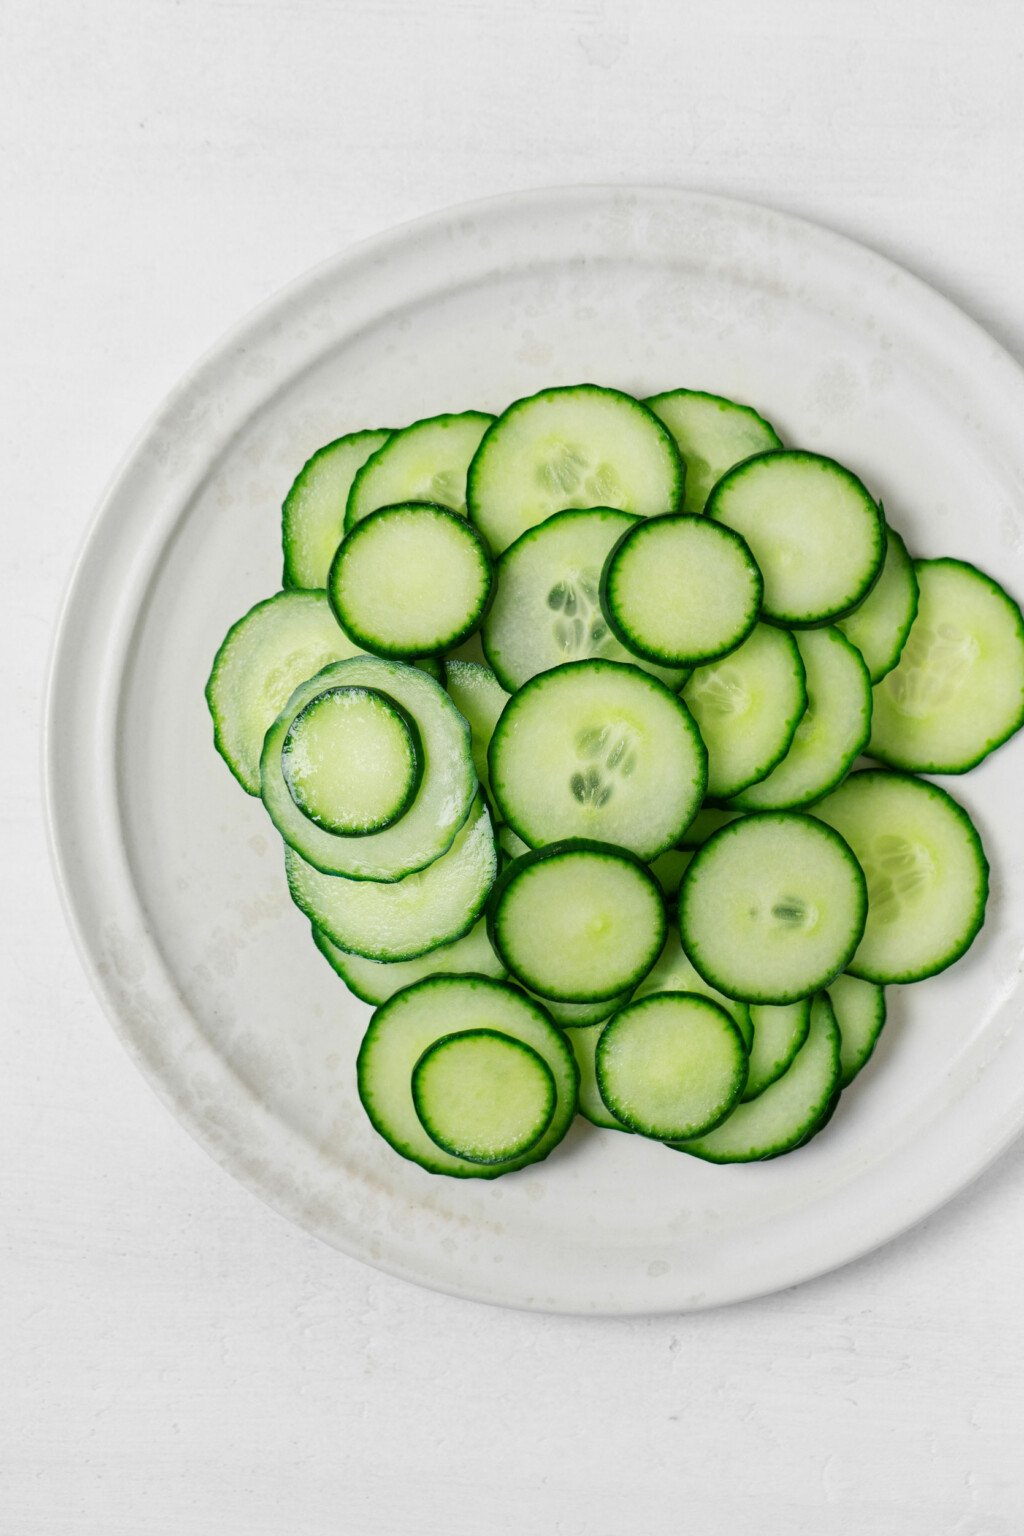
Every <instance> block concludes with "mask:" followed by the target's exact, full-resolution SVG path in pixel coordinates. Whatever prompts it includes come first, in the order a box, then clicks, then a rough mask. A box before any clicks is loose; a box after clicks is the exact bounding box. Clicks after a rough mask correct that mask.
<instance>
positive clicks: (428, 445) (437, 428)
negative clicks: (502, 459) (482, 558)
mask: <svg viewBox="0 0 1024 1536" xmlns="http://www.w3.org/2000/svg"><path fill="white" fill-rule="evenodd" d="M493 420H494V417H493V416H487V415H485V414H484V413H483V412H482V411H464V412H463V413H462V414H461V415H445V416H427V417H425V418H424V420H423V421H415V422H413V424H412V426H409V427H404V428H403V429H402V431H401V432H393V433H392V434H391V436H390V437H389V438H388V440H387V442H386V443H384V444H383V445H382V446H381V447H380V448H378V449H377V451H376V452H375V453H374V454H373V457H372V458H369V459H367V460H366V462H365V464H364V465H363V466H362V468H361V469H360V470H359V472H358V474H357V475H356V476H355V479H354V481H353V483H352V488H351V490H350V492H349V496H348V504H347V510H346V513H345V528H346V529H350V528H352V527H354V526H355V524H356V523H358V522H360V521H361V519H362V518H364V517H369V515H370V513H371V512H376V511H377V510H378V509H379V508H380V507H393V506H396V505H397V504H398V503H399V502H402V501H431V502H436V504H437V505H438V506H441V507H448V508H450V509H451V511H453V512H458V513H461V514H463V515H464V514H465V511H466V471H467V470H468V469H469V465H470V461H471V459H472V457H473V455H474V453H476V450H477V448H478V447H479V445H480V439H481V438H482V437H483V435H484V433H485V432H486V431H487V428H488V427H489V426H490V424H491V422H492V421H493ZM339 537H340V535H339Z"/></svg>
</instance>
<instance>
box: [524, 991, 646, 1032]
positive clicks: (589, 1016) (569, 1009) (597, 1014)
mask: <svg viewBox="0 0 1024 1536" xmlns="http://www.w3.org/2000/svg"><path fill="white" fill-rule="evenodd" d="M523 990H524V991H525V992H527V993H528V994H529V995H530V996H532V997H536V999H537V1002H538V1003H540V1004H541V1005H542V1006H543V1007H545V1008H546V1009H547V1011H548V1013H550V1015H551V1017H552V1018H553V1019H554V1021H555V1023H556V1024H557V1025H558V1026H559V1028H561V1029H569V1030H572V1031H573V1032H574V1033H575V1031H576V1030H577V1029H589V1028H590V1026H591V1025H592V1024H603V1023H604V1021H605V1019H607V1018H609V1017H610V1016H611V1014H613V1013H616V1012H617V1011H618V1009H620V1008H625V1006H626V1004H627V1003H628V1002H629V999H630V997H631V996H632V992H631V991H629V992H620V993H619V995H618V996H617V997H610V998H604V997H603V998H600V999H599V1000H598V1001H597V1002H596V1003H563V1002H561V1001H560V1000H559V999H558V998H557V997H541V996H540V994H539V993H530V992H529V988H527V987H524V988H523Z"/></svg>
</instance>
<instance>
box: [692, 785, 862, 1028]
mask: <svg viewBox="0 0 1024 1536" xmlns="http://www.w3.org/2000/svg"><path fill="white" fill-rule="evenodd" d="M865 911H866V898H865V890H864V877H863V875H862V874H861V871H860V869H859V867H858V865H857V863H856V861H855V859H854V858H853V855H852V854H851V853H850V850H849V848H847V847H846V846H845V845H844V844H843V842H842V841H841V839H839V838H836V837H832V836H830V835H829V832H828V829H827V828H825V827H824V826H822V825H821V823H820V822H818V821H816V820H814V819H812V818H811V817H809V816H801V815H797V814H792V813H787V812H778V813H775V814H772V815H761V816H745V817H743V818H741V819H740V820H739V821H735V822H733V823H732V824H731V825H730V826H728V827H726V828H724V830H723V831H721V832H719V833H717V834H716V835H715V836H714V837H713V838H711V839H710V840H709V841H708V842H706V843H705V844H704V846H703V848H701V849H699V850H698V852H697V853H696V855H695V856H694V859H693V862H692V864H691V865H690V867H689V869H688V870H687V871H686V874H685V875H684V877H683V883H682V887H681V888H680V892H679V921H680V935H681V939H682V943H683V947H684V949H685V950H686V953H687V954H688V955H689V957H690V959H691V961H692V962H693V964H694V966H695V967H696V969H697V970H699V971H700V973H701V975H703V976H706V977H707V978H708V980H709V981H711V982H712V983H713V984H714V985H716V986H718V987H720V988H722V989H723V990H726V991H727V992H728V994H729V995H730V996H735V997H742V998H745V999H746V1000H747V1001H748V1002H755V1003H789V1002H795V1001H796V1000H797V999H798V998H801V997H807V996H808V995H809V994H810V993H812V992H814V991H816V990H817V989H818V988H819V987H823V986H825V985H827V983H828V982H829V981H831V980H832V978H833V976H836V975H838V973H839V972H840V971H841V970H843V969H844V968H845V967H846V965H847V963H848V961H849V959H850V957H851V956H852V954H853V952H854V949H855V948H856V946H857V944H858V942H859V940H860V937H861V935H862V933H863V931H864V919H865Z"/></svg>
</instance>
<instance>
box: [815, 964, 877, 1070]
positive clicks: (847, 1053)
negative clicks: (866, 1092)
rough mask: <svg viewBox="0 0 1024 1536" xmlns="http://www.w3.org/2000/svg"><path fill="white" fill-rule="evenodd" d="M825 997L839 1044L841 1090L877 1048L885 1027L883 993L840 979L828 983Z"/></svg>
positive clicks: (870, 985) (854, 980)
mask: <svg viewBox="0 0 1024 1536" xmlns="http://www.w3.org/2000/svg"><path fill="white" fill-rule="evenodd" d="M828 997H829V1002H830V1003H831V1004H832V1007H833V1009H834V1010H835V1015H836V1023H837V1024H838V1025H839V1035H840V1039H841V1040H842V1049H841V1051H840V1056H839V1065H840V1068H841V1072H840V1086H841V1087H843V1088H846V1087H848V1086H849V1084H850V1083H852V1082H853V1080H854V1078H855V1077H856V1076H857V1073H858V1072H859V1071H860V1070H861V1068H862V1067H863V1066H865V1065H866V1063H867V1061H868V1058H869V1057H870V1055H871V1053H872V1051H873V1050H874V1049H875V1046H876V1045H877V1044H878V1037H879V1035H880V1034H881V1033H882V1026H883V1025H884V1024H885V992H884V990H883V989H882V988H881V987H879V986H877V985H876V984H875V983H874V982H873V981H861V980H860V978H859V977H857V976H846V975H843V976H837V977H836V979H835V981H830V982H829V984H828Z"/></svg>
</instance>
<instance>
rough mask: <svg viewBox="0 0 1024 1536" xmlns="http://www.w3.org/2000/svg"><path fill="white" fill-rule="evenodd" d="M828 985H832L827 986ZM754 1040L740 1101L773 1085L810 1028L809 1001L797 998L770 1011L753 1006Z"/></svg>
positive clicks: (753, 1097) (767, 1006)
mask: <svg viewBox="0 0 1024 1536" xmlns="http://www.w3.org/2000/svg"><path fill="white" fill-rule="evenodd" d="M830 985H832V983H830ZM750 1019H751V1023H752V1025H753V1030H754V1038H753V1040H752V1042H751V1046H750V1069H749V1071H748V1073H747V1086H746V1088H745V1089H744V1091H743V1098H744V1100H747V1099H756V1098H757V1096H758V1094H761V1093H763V1092H764V1090H765V1089H766V1088H769V1087H770V1086H771V1084H772V1083H774V1082H776V1081H777V1079H778V1078H780V1077H781V1076H782V1074H783V1072H785V1071H786V1070H787V1069H788V1067H789V1065H790V1063H791V1062H792V1060H793V1058H794V1056H795V1055H796V1053H797V1051H798V1050H799V1049H800V1047H801V1046H802V1045H803V1043H804V1041H805V1040H806V1039H807V1031H808V1030H809V1029H810V1027H811V1000H810V998H809V997H804V998H801V999H800V1001H799V1002H796V1003H784V1004H783V1005H782V1006H781V1007H778V1008H772V1007H770V1006H769V1005H768V1004H766V1003H754V1004H753V1005H752V1006H751V1009H750Z"/></svg>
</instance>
